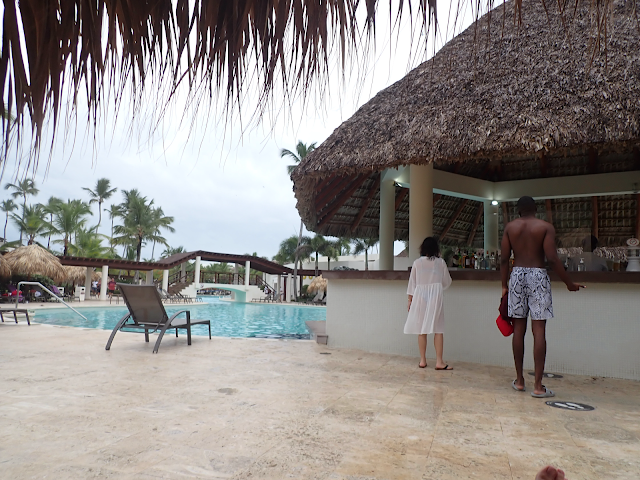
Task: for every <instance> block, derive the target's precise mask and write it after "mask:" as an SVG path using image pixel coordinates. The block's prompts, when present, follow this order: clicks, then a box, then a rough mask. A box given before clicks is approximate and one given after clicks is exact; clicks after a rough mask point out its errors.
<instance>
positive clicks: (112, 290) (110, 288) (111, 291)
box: [107, 280, 116, 298]
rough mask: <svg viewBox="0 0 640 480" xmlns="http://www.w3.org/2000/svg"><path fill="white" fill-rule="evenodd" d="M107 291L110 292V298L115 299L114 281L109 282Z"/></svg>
mask: <svg viewBox="0 0 640 480" xmlns="http://www.w3.org/2000/svg"><path fill="white" fill-rule="evenodd" d="M107 290H109V298H112V297H113V293H114V292H115V291H116V282H114V281H113V280H109V283H108V284H107Z"/></svg>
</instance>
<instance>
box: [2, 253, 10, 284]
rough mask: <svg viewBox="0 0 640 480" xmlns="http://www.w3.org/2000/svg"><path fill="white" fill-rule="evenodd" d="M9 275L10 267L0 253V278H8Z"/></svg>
mask: <svg viewBox="0 0 640 480" xmlns="http://www.w3.org/2000/svg"><path fill="white" fill-rule="evenodd" d="M10 276H11V267H9V262H7V261H6V260H5V258H4V256H3V255H0V278H9V277H10Z"/></svg>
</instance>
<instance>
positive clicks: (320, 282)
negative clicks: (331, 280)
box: [307, 275, 327, 293]
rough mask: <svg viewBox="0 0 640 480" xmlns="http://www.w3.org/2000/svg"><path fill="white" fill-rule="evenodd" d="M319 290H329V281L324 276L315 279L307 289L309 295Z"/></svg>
mask: <svg viewBox="0 0 640 480" xmlns="http://www.w3.org/2000/svg"><path fill="white" fill-rule="evenodd" d="M318 290H324V291H326V290H327V280H325V278H324V277H323V276H322V275H319V276H317V277H316V278H314V279H313V280H312V281H311V283H310V284H309V286H308V287H307V292H309V293H316V292H317V291H318Z"/></svg>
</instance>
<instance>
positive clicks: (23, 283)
mask: <svg viewBox="0 0 640 480" xmlns="http://www.w3.org/2000/svg"><path fill="white" fill-rule="evenodd" d="M20 285H38V286H39V287H40V288H42V289H43V290H44V291H45V292H47V293H48V294H49V295H51V296H53V298H55V299H56V300H58V301H59V302H62V303H63V304H64V306H65V307H67V308H70V309H71V310H73V311H74V312H76V313H77V314H78V315H80V316H81V317H82V318H84V319H85V320H88V319H87V317H85V316H84V315H82V314H81V313H80V312H79V311H77V310H76V309H75V308H73V307H72V306H71V305H69V304H68V303H67V302H65V301H64V300H62V299H61V298H60V297H58V296H57V295H56V294H55V293H53V292H52V291H51V290H49V289H48V288H47V287H45V286H44V285H42V284H41V283H40V282H18V288H17V290H18V291H17V295H16V308H18V300H20Z"/></svg>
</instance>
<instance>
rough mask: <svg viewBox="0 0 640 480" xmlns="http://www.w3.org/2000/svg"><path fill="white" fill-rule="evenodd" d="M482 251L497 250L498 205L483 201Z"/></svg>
mask: <svg viewBox="0 0 640 480" xmlns="http://www.w3.org/2000/svg"><path fill="white" fill-rule="evenodd" d="M484 251H485V252H486V253H489V252H497V251H498V205H491V200H485V201H484Z"/></svg>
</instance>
